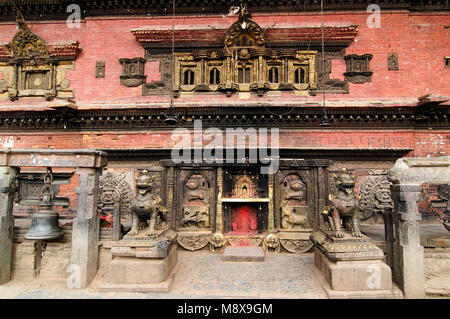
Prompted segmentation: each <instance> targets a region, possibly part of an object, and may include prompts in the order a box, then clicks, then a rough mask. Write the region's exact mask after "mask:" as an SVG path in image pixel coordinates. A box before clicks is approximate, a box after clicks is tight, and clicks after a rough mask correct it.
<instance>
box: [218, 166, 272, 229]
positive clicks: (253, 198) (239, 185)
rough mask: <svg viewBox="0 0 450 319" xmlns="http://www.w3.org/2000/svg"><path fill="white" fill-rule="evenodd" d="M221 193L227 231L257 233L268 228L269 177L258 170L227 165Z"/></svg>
mask: <svg viewBox="0 0 450 319" xmlns="http://www.w3.org/2000/svg"><path fill="white" fill-rule="evenodd" d="M223 183H224V184H223V185H224V191H223V196H222V203H223V218H224V219H223V220H224V232H225V233H228V234H232V235H245V236H247V235H255V234H260V233H263V232H264V231H266V230H267V224H268V219H267V218H268V217H267V216H268V202H269V199H268V180H267V175H260V174H259V172H258V171H257V170H256V169H253V168H246V169H239V168H228V169H226V170H225V173H224V180H223Z"/></svg>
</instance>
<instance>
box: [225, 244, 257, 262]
mask: <svg viewBox="0 0 450 319" xmlns="http://www.w3.org/2000/svg"><path fill="white" fill-rule="evenodd" d="M264 258H265V256H264V251H263V249H262V248H261V247H259V246H257V247H255V246H247V247H238V246H236V247H227V248H225V251H224V253H223V256H222V260H223V261H237V262H240V261H257V262H260V261H264Z"/></svg>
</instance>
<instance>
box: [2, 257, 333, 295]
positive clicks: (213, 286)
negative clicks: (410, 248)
mask: <svg viewBox="0 0 450 319" xmlns="http://www.w3.org/2000/svg"><path fill="white" fill-rule="evenodd" d="M178 257H179V258H178V260H179V263H180V266H179V270H178V272H177V274H176V275H175V278H174V282H173V284H172V288H171V290H170V292H169V293H135V292H101V291H99V289H98V288H99V285H98V284H96V283H93V284H91V285H90V286H89V288H87V289H69V288H66V286H65V282H62V281H60V282H55V283H50V282H42V281H41V282H40V281H39V280H32V281H28V282H24V281H17V280H13V281H10V282H8V283H7V284H4V285H0V298H19V299H61V298H62V299H69V298H70V299H116V298H123V299H223V298H242V299H247V298H258V299H286V298H292V299H318V298H320V299H323V298H327V296H326V294H325V292H324V291H323V289H322V287H321V285H320V283H319V281H318V279H317V277H316V275H315V274H314V273H313V272H312V271H311V267H309V266H311V265H313V262H314V261H313V255H312V254H310V253H307V254H301V255H297V254H290V253H279V254H267V256H266V260H265V262H257V263H255V262H239V263H229V262H223V261H222V254H221V253H211V252H209V251H196V252H189V251H185V250H183V249H180V250H179V251H178ZM308 265H309V266H308ZM101 279H102V278H101V277H100V278H96V280H97V281H99V280H101Z"/></svg>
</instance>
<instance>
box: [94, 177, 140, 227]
mask: <svg viewBox="0 0 450 319" xmlns="http://www.w3.org/2000/svg"><path fill="white" fill-rule="evenodd" d="M131 179H132V176H131V173H127V172H108V171H107V172H104V173H103V175H102V176H100V178H99V187H100V194H99V196H98V213H99V214H100V215H107V214H109V213H111V212H112V211H113V209H114V203H116V202H117V203H119V208H120V214H121V220H120V223H121V224H122V225H123V226H124V228H125V229H128V228H129V227H131V201H132V200H133V198H134V192H133V189H132V187H131V186H130V182H129V181H130V180H131Z"/></svg>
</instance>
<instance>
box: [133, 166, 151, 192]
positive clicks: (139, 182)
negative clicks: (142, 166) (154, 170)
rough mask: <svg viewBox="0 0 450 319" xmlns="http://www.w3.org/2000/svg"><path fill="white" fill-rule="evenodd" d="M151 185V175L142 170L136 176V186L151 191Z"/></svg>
mask: <svg viewBox="0 0 450 319" xmlns="http://www.w3.org/2000/svg"><path fill="white" fill-rule="evenodd" d="M153 186H154V184H153V179H152V177H151V176H150V175H149V173H148V171H147V170H143V171H142V173H141V175H139V176H138V177H137V178H136V188H138V189H147V190H149V191H151V190H152V189H153Z"/></svg>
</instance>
